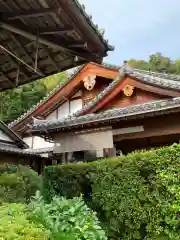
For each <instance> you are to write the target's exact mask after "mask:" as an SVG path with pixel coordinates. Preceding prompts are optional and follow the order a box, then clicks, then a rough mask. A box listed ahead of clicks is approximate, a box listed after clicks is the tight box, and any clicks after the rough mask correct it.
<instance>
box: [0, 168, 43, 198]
mask: <svg viewBox="0 0 180 240" xmlns="http://www.w3.org/2000/svg"><path fill="white" fill-rule="evenodd" d="M41 187H42V177H41V176H38V174H37V173H36V172H35V171H33V170H32V169H31V168H29V167H27V166H21V165H19V166H15V165H8V164H5V165H0V202H21V203H26V202H29V200H30V198H31V196H33V195H34V194H35V193H36V191H37V190H41Z"/></svg>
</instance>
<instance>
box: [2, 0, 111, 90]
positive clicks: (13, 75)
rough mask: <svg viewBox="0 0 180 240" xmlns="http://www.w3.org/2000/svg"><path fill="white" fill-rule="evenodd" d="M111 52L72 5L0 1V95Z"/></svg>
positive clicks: (69, 0) (54, 0) (68, 0)
mask: <svg viewBox="0 0 180 240" xmlns="http://www.w3.org/2000/svg"><path fill="white" fill-rule="evenodd" d="M112 50H113V47H112V46H110V45H109V44H108V41H107V40H105V39H104V37H103V31H102V30H100V29H98V26H97V25H94V24H93V22H92V20H91V16H88V15H87V14H86V12H85V9H84V6H82V5H80V4H79V3H78V1H77V0H24V1H14V0H1V1H0V90H1V91H2V90H5V89H9V88H13V87H16V86H18V85H22V84H25V83H28V82H31V81H33V80H36V79H39V78H41V77H44V76H49V75H52V74H54V73H57V72H60V71H63V70H66V69H69V68H72V67H75V66H77V65H80V64H83V63H85V62H87V61H93V62H99V63H100V62H101V61H102V58H103V57H105V56H107V52H108V51H112Z"/></svg>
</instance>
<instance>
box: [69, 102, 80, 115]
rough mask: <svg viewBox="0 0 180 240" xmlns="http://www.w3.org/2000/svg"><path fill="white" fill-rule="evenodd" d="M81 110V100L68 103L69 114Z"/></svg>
mask: <svg viewBox="0 0 180 240" xmlns="http://www.w3.org/2000/svg"><path fill="white" fill-rule="evenodd" d="M80 109H82V99H76V100H73V101H71V102H70V114H73V113H75V112H77V111H78V110H80Z"/></svg>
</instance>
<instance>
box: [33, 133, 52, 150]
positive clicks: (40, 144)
mask: <svg viewBox="0 0 180 240" xmlns="http://www.w3.org/2000/svg"><path fill="white" fill-rule="evenodd" d="M53 146H54V143H50V142H47V141H45V140H44V139H43V138H41V137H37V136H35V137H34V142H33V149H39V148H48V147H53Z"/></svg>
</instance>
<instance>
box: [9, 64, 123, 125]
mask: <svg viewBox="0 0 180 240" xmlns="http://www.w3.org/2000/svg"><path fill="white" fill-rule="evenodd" d="M84 66H85V65H82V66H80V67H77V68H76V69H75V71H74V72H72V73H71V74H70V76H69V77H68V79H67V80H66V81H64V82H62V83H60V84H58V85H57V86H56V87H55V88H54V89H53V90H52V91H51V92H50V93H49V94H48V95H46V96H45V97H44V98H43V99H42V100H40V101H39V102H38V103H37V104H36V105H34V106H32V107H31V108H30V109H29V110H28V111H27V112H25V113H24V114H22V115H21V116H20V117H19V118H17V119H16V120H14V121H13V122H11V123H10V124H9V125H8V127H10V128H12V127H13V126H14V125H16V124H17V123H19V122H20V121H22V120H23V119H25V118H26V117H27V116H28V115H29V114H31V113H32V112H34V111H35V110H36V109H37V108H38V107H39V106H41V105H42V104H44V103H45V102H46V101H48V100H49V99H50V98H51V97H52V96H53V95H55V94H56V93H57V92H58V91H59V90H60V89H62V88H63V87H64V86H65V85H66V84H67V83H68V82H70V81H71V80H72V79H73V78H74V77H75V76H76V75H77V74H78V73H79V72H80V71H81V69H82V68H83V67H84ZM102 66H103V67H105V68H109V69H113V70H114V69H119V68H120V66H116V65H112V64H106V63H103V64H102Z"/></svg>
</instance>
